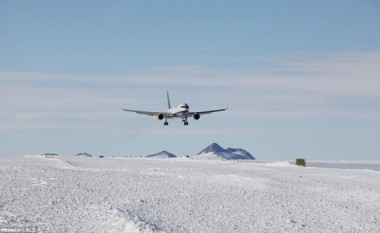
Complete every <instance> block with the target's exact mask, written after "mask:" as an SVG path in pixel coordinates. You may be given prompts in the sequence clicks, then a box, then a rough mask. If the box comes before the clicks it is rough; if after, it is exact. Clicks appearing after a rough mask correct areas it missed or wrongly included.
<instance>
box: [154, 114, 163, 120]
mask: <svg viewBox="0 0 380 233" xmlns="http://www.w3.org/2000/svg"><path fill="white" fill-rule="evenodd" d="M156 117H157V120H159V121H161V120H162V119H164V115H163V114H162V113H160V114H158V115H157V116H156Z"/></svg>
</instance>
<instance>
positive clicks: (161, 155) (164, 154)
mask: <svg viewBox="0 0 380 233" xmlns="http://www.w3.org/2000/svg"><path fill="white" fill-rule="evenodd" d="M146 157H148V158H175V157H177V156H175V155H174V154H172V153H169V152H167V151H161V152H158V153H156V154H152V155H147V156H146Z"/></svg>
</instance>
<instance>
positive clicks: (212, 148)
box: [197, 143, 255, 159]
mask: <svg viewBox="0 0 380 233" xmlns="http://www.w3.org/2000/svg"><path fill="white" fill-rule="evenodd" d="M197 155H198V156H204V157H205V158H212V157H214V158H218V157H219V158H223V159H255V158H254V157H253V156H252V155H251V154H250V153H249V152H247V151H245V150H243V149H234V148H227V149H224V148H223V147H221V146H219V145H218V144H217V143H212V144H211V145H209V146H208V147H206V148H205V149H204V150H202V151H201V152H199V153H198V154H197Z"/></svg>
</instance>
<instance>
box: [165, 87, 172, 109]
mask: <svg viewBox="0 0 380 233" xmlns="http://www.w3.org/2000/svg"><path fill="white" fill-rule="evenodd" d="M166 97H167V98H168V107H169V108H171V106H170V99H169V91H166Z"/></svg>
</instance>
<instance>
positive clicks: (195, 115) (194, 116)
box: [193, 113, 201, 121]
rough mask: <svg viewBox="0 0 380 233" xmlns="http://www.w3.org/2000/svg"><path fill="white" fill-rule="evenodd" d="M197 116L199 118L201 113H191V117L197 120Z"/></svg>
mask: <svg viewBox="0 0 380 233" xmlns="http://www.w3.org/2000/svg"><path fill="white" fill-rule="evenodd" d="M199 118H201V115H199V114H198V113H195V114H194V115H193V119H194V120H196V121H197V120H199Z"/></svg>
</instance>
